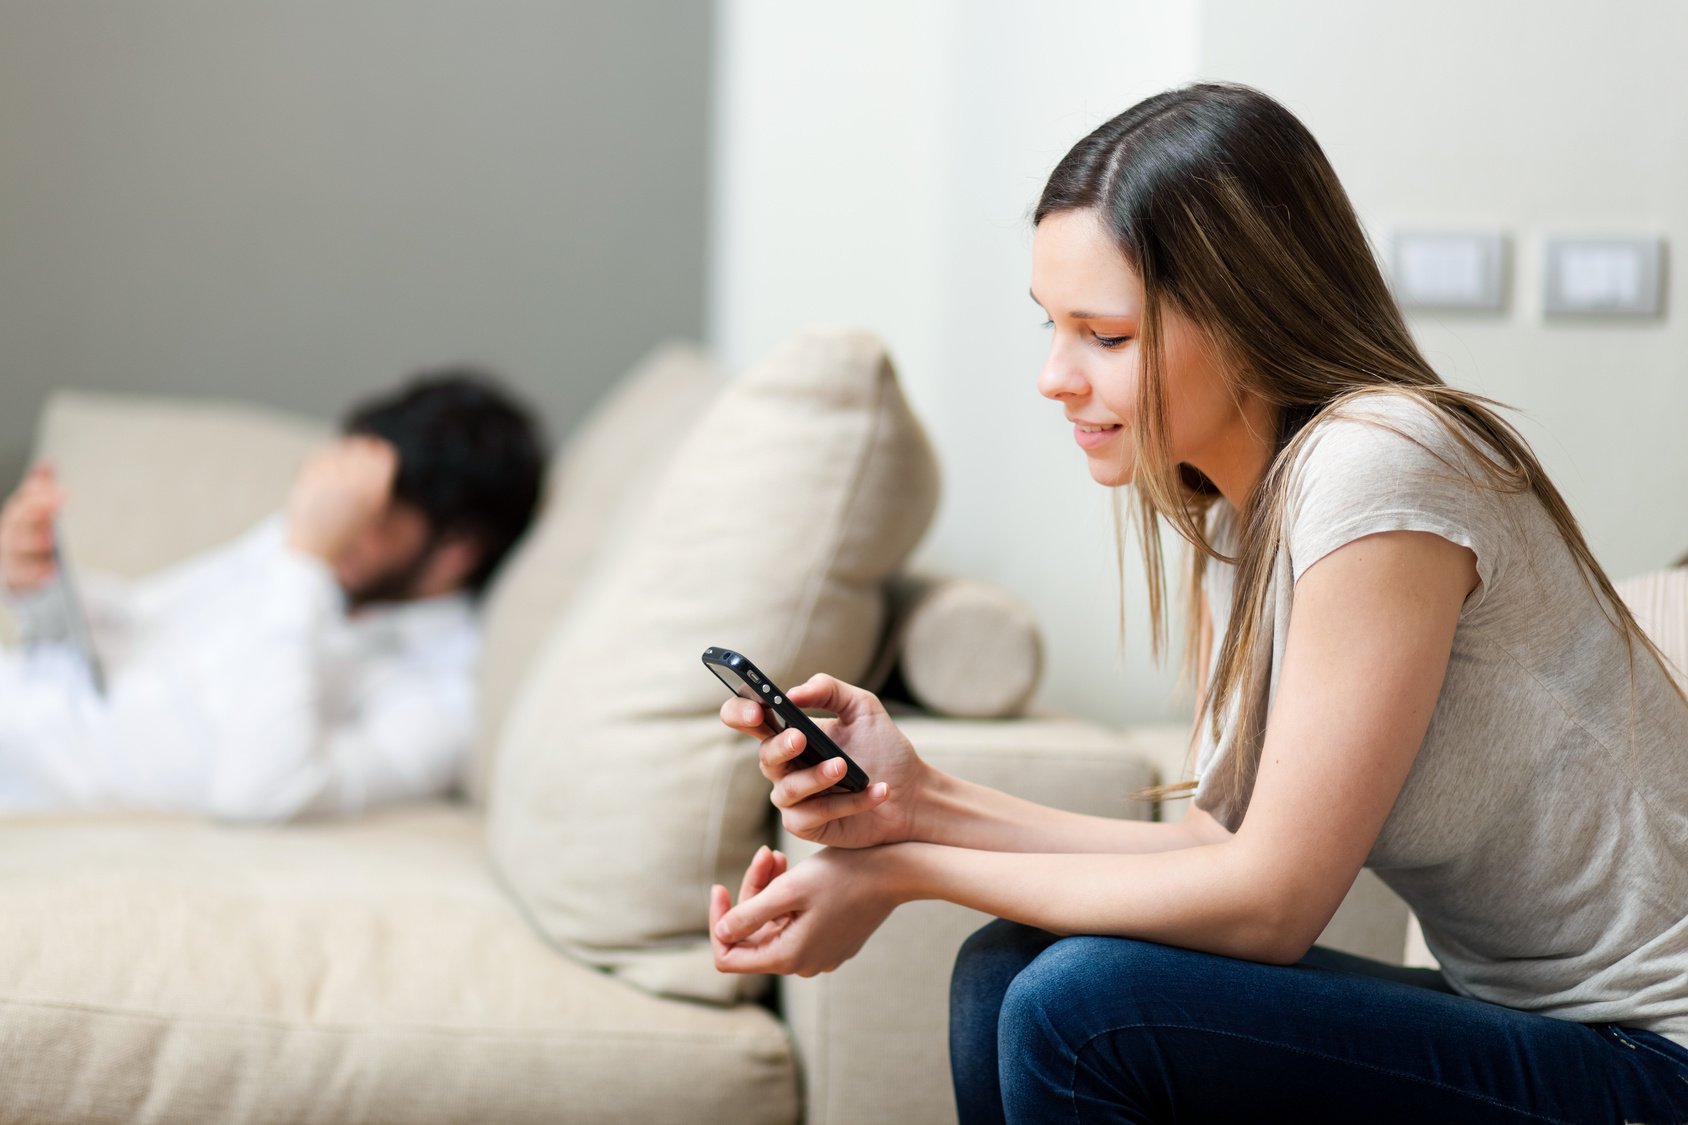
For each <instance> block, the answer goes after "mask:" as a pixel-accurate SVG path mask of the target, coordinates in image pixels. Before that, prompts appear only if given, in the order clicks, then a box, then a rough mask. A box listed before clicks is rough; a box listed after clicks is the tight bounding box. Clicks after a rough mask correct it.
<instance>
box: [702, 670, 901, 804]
mask: <svg viewBox="0 0 1688 1125" xmlns="http://www.w3.org/2000/svg"><path fill="white" fill-rule="evenodd" d="M703 666H704V667H705V668H708V669H709V670H710V671H711V672H713V673H715V675H716V677H717V678H718V679H719V680H720V681H721V682H722V683H724V684H726V685H727V690H728V691H730V692H732V693H733V694H734V695H741V696H743V697H744V698H746V699H750V700H754V701H756V702H757V703H760V704H761V705H762V721H763V722H764V723H766V724H767V726H768V729H769V730H771V731H773V732H774V733H775V734H783V733H784V732H785V731H786V730H788V729H791V728H794V727H795V728H796V729H797V730H799V731H802V732H803V752H802V753H801V754H799V755H797V757H796V758H795V759H793V760H794V761H795V762H796V763H797V764H798V765H800V766H804V767H808V766H818V765H820V764H821V763H822V762H823V761H825V760H826V759H828V758H843V759H844V776H843V777H841V778H839V779H838V784H837V785H834V786H833V788H834V789H842V790H845V791H846V792H850V793H860V792H861V791H862V790H863V789H866V788H867V774H866V773H864V772H863V771H862V768H861V767H860V766H858V765H857V764H856V763H854V762H852V761H851V760H850V755H848V754H846V753H844V751H842V750H840V749H839V748H838V744H837V743H836V742H834V741H832V739H830V738H828V737H827V736H826V735H825V734H824V733H822V731H821V728H819V727H817V726H816V725H815V724H814V721H813V720H812V719H810V718H809V716H807V715H805V714H804V713H803V712H802V710H801V709H800V708H798V707H797V706H796V705H795V704H794V703H792V702H791V700H789V699H787V698H786V697H785V692H783V691H781V690H780V689H779V687H778V686H777V685H776V684H775V683H774V681H772V680H770V679H769V678H768V677H767V676H764V675H763V674H762V670H761V669H759V668H757V667H756V665H754V664H752V663H751V662H750V661H749V660H747V659H745V658H744V657H742V656H740V655H739V654H738V653H736V652H734V651H733V650H732V649H730V648H706V649H704V650H703Z"/></svg>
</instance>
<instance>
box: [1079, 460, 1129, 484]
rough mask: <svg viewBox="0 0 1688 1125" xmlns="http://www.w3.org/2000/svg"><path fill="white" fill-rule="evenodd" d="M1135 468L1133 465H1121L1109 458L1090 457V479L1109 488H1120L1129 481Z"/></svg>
mask: <svg viewBox="0 0 1688 1125" xmlns="http://www.w3.org/2000/svg"><path fill="white" fill-rule="evenodd" d="M1135 468H1136V466H1135V465H1121V464H1120V463H1119V462H1118V461H1117V460H1114V459H1111V458H1101V457H1092V458H1091V459H1090V479H1091V480H1093V481H1095V482H1096V483H1097V484H1101V485H1106V486H1107V487H1109V488H1120V487H1123V486H1124V485H1128V484H1130V483H1131V478H1132V475H1133V470H1134V469H1135Z"/></svg>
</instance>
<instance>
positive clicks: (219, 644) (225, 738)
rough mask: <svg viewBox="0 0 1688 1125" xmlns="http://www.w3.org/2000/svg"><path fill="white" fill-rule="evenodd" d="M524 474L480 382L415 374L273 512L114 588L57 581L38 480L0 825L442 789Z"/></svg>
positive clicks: (7, 665) (46, 495) (223, 810)
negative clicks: (482, 602) (17, 818)
mask: <svg viewBox="0 0 1688 1125" xmlns="http://www.w3.org/2000/svg"><path fill="white" fill-rule="evenodd" d="M542 469H543V454H542V452H541V449H540V442H539V438H538V435H537V432H536V428H535V426H534V424H533V422H532V420H531V419H530V418H529V416H528V415H527V414H526V413H525V412H524V411H523V410H522V409H521V408H520V407H519V406H517V405H516V404H514V403H513V402H511V401H510V400H509V399H508V398H507V397H506V396H505V395H504V394H503V393H502V392H500V391H499V390H498V389H497V388H496V387H495V386H494V385H493V384H492V383H491V382H490V381H488V380H487V379H486V378H485V377H483V376H480V375H478V374H476V373H473V372H466V371H455V372H445V373H440V374H437V375H434V376H430V377H424V378H421V379H418V380H416V381H415V382H413V383H412V384H410V385H409V386H407V387H405V388H403V389H402V390H400V391H398V392H396V393H394V394H392V395H390V396H387V397H384V398H380V399H378V400H376V401H373V402H370V403H367V404H365V405H363V406H361V407H359V408H358V409H356V410H355V411H354V412H353V413H352V415H351V417H350V418H349V419H348V420H347V423H346V426H345V436H343V437H342V438H341V439H340V440H338V441H336V442H334V443H332V444H330V445H328V446H326V447H324V448H322V449H320V450H318V451H316V452H315V453H314V454H313V455H312V456H311V457H309V458H308V459H307V461H306V462H305V464H304V466H303V467H302V468H301V470H300V471H299V474H298V476H297V478H296V480H295V481H294V484H293V487H292V489H291V492H290V493H289V495H288V496H287V498H286V502H285V505H284V507H283V510H282V512H281V513H280V514H279V515H277V516H274V517H272V518H270V519H269V520H266V521H265V522H264V523H262V524H260V525H259V526H258V527H257V528H255V529H254V530H253V531H251V532H249V533H248V534H246V535H245V536H244V537H242V538H240V539H238V540H236V541H235V542H233V543H231V544H229V545H228V546H226V547H224V548H222V549H220V550H217V551H213V552H211V553H209V554H206V555H203V556H201V557H199V558H196V559H192V560H190V561H188V562H186V563H183V564H181V565H179V566H177V567H175V568H173V569H171V570H169V571H166V572H164V573H163V574H160V575H157V576H155V577H153V578H150V579H148V580H146V581H144V582H141V583H138V584H137V585H135V586H134V587H133V588H128V589H118V588H114V587H113V588H102V587H100V586H98V585H96V584H95V583H93V582H91V581H90V582H88V583H82V582H80V581H73V579H72V578H71V576H69V575H65V574H63V573H61V568H60V566H59V563H58V555H57V552H56V550H55V546H56V544H55V530H54V527H55V519H56V517H57V515H58V513H59V511H60V510H61V508H62V507H63V506H64V505H65V504H66V503H67V497H66V495H65V493H64V491H63V490H62V489H61V488H60V486H59V484H58V482H57V480H56V479H55V477H54V475H53V473H52V470H51V469H50V468H47V467H37V468H35V469H34V470H32V471H31V472H30V474H29V476H28V477H27V478H26V479H25V481H24V483H23V484H22V486H21V487H19V488H18V490H17V491H16V492H15V493H14V494H13V495H12V496H11V498H10V499H9V500H8V501H7V502H6V505H5V507H4V509H3V511H0V586H3V587H4V589H5V593H6V596H7V598H8V600H9V601H10V602H11V604H12V606H13V609H14V612H15V614H16V616H17V618H18V620H19V622H20V626H21V631H22V635H23V648H22V651H21V652H0V812H23V811H30V810H44V809H63V808H88V807H108V808H109V807H129V808H152V809H163V810H173V811H184V812H199V813H206V814H210V815H214V816H220V817H226V818H231V819H242V820H266V821H280V820H285V819H288V818H290V817H294V816H299V815H312V814H337V813H351V812H355V811H357V810H360V809H364V808H368V807H369V806H371V805H375V804H378V803H381V802H388V801H394V800H399V799H403V798H410V797H419V796H424V795H428V794H435V793H439V792H442V791H444V790H447V789H448V788H450V787H451V786H452V785H453V783H454V782H455V781H456V779H457V776H458V773H459V771H460V768H461V766H462V763H463V760H464V757H465V755H466V752H467V750H468V747H469V743H470V740H471V737H472V735H473V730H474V723H475V701H474V668H475V664H476V659H477V656H478V652H479V632H478V625H477V622H476V616H475V609H474V595H476V594H477V593H478V592H479V591H480V590H481V589H482V588H483V587H484V586H485V585H486V583H487V581H488V580H489V579H490V578H491V576H492V574H493V572H494V571H495V570H496V569H497V567H498V565H499V563H500V562H501V561H502V560H503V558H504V556H505V554H506V553H507V552H508V551H509V550H510V548H511V546H512V545H514V543H515V542H516V540H517V539H518V538H519V537H520V535H521V534H522V532H523V530H524V529H525V528H526V527H527V524H528V522H529V520H530V519H531V518H532V514H533V510H534V506H535V503H536V500H537V498H538V494H539V486H540V478H541V473H542ZM74 586H80V587H82V590H81V596H80V597H77V596H73V595H74V594H75V593H76V591H74V590H73V589H72V587H74ZM78 603H80V605H79V604H78ZM83 609H85V610H86V614H85V616H86V618H87V620H88V622H89V626H88V628H87V629H86V630H84V629H82V628H80V627H79V625H80V623H79V621H78V620H77V618H79V617H81V616H83V614H82V610H83ZM83 633H88V634H91V637H92V641H93V645H92V647H93V649H94V650H95V651H97V652H98V654H99V664H100V665H103V667H100V666H96V665H95V664H94V662H92V661H91V660H90V659H89V658H88V652H87V649H88V645H87V644H86V638H85V637H84V636H82V635H81V634H83Z"/></svg>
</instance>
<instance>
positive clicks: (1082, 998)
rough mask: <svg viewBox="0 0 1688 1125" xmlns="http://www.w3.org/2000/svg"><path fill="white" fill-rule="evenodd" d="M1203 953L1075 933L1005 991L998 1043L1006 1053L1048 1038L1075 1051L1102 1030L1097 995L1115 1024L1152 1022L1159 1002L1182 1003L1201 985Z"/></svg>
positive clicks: (1109, 1020) (1048, 1042)
mask: <svg viewBox="0 0 1688 1125" xmlns="http://www.w3.org/2000/svg"><path fill="white" fill-rule="evenodd" d="M1198 957H1199V955H1193V954H1191V953H1190V951H1188V950H1184V949H1176V948H1173V947H1171V946H1165V945H1157V944H1155V943H1153V942H1146V941H1135V940H1132V939H1129V938H1115V937H1069V938H1063V939H1061V940H1060V941H1058V942H1056V943H1055V944H1053V945H1051V946H1049V948H1047V949H1045V950H1044V951H1043V952H1042V953H1041V954H1039V955H1038V956H1037V958H1036V959H1035V960H1033V961H1032V962H1031V964H1029V965H1027V966H1026V968H1025V969H1024V970H1022V971H1021V972H1020V974H1019V975H1018V976H1016V977H1015V978H1014V983H1013V984H1011V985H1010V986H1009V988H1008V992H1007V995H1006V996H1004V997H1003V1001H1002V1013H1001V1018H1000V1020H999V1024H998V1043H999V1045H1000V1048H1001V1049H1002V1050H1003V1051H1004V1052H1005V1053H1006V1052H1009V1051H1011V1050H1014V1049H1015V1047H1019V1048H1024V1047H1026V1046H1028V1045H1029V1043H1028V1038H1029V1040H1030V1041H1034V1042H1035V1041H1041V1042H1042V1043H1043V1044H1045V1045H1047V1046H1057V1045H1059V1046H1060V1047H1061V1048H1064V1049H1065V1050H1068V1051H1076V1050H1078V1049H1079V1048H1080V1047H1082V1045H1083V1042H1084V1040H1086V1039H1088V1038H1090V1037H1091V1036H1092V1035H1094V1034H1096V1032H1097V1031H1098V1030H1100V1028H1099V1027H1098V1026H1097V1025H1096V1023H1095V1018H1096V1017H1098V1016H1100V1014H1101V1013H1100V1012H1097V1011H1095V1010H1094V1009H1093V1003H1092V1002H1094V1001H1097V1000H1101V999H1102V998H1104V997H1105V998H1106V1000H1105V1008H1106V1017H1105V1019H1106V1022H1107V1023H1108V1024H1110V1025H1116V1026H1117V1025H1130V1024H1136V1023H1152V1022H1153V1020H1154V1015H1153V1010H1154V1008H1155V1007H1156V1006H1157V1005H1158V1004H1160V1003H1164V1002H1166V1001H1172V1002H1173V1003H1177V1002H1178V1000H1177V997H1178V995H1179V993H1181V992H1184V991H1186V990H1188V989H1190V988H1200V987H1201V984H1200V980H1201V974H1200V972H1199V970H1198V971H1192V970H1193V969H1195V966H1193V965H1192V964H1191V963H1190V962H1191V961H1192V959H1193V958H1198Z"/></svg>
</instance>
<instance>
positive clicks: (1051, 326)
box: [1043, 320, 1055, 328]
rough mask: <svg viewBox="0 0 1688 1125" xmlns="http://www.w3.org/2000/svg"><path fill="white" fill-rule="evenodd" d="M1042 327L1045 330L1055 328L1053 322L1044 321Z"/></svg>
mask: <svg viewBox="0 0 1688 1125" xmlns="http://www.w3.org/2000/svg"><path fill="white" fill-rule="evenodd" d="M1043 326H1044V327H1045V328H1053V327H1055V322H1054V321H1053V320H1046V321H1044V322H1043Z"/></svg>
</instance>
